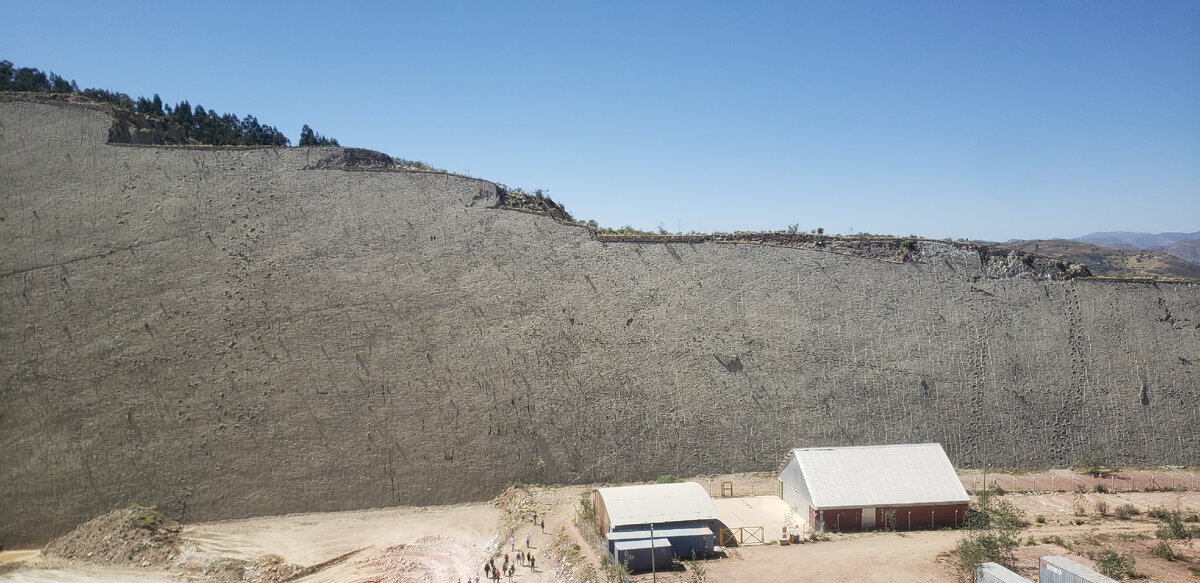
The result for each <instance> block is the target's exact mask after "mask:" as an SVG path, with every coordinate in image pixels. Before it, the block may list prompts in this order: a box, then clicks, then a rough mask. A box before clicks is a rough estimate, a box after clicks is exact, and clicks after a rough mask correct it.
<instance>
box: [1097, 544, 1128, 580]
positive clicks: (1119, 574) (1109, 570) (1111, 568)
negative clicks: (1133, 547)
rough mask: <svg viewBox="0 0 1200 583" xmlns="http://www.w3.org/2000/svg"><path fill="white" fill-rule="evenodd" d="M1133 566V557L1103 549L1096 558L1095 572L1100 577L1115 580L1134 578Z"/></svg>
mask: <svg viewBox="0 0 1200 583" xmlns="http://www.w3.org/2000/svg"><path fill="white" fill-rule="evenodd" d="M1135 564H1137V560H1136V559H1134V558H1133V555H1129V554H1125V555H1119V554H1117V552H1116V551H1113V550H1111V549H1105V550H1104V552H1102V553H1100V556H1099V557H1097V558H1096V570H1097V571H1099V572H1100V574H1102V575H1106V576H1108V577H1112V578H1113V579H1117V580H1122V579H1126V578H1129V577H1136V576H1137V572H1136V571H1134V570H1133V567H1134V565H1135Z"/></svg>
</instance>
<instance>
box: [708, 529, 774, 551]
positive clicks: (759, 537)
mask: <svg viewBox="0 0 1200 583" xmlns="http://www.w3.org/2000/svg"><path fill="white" fill-rule="evenodd" d="M764 531H765V529H764V528H763V527H761V526H738V527H734V528H722V529H720V532H718V533H717V540H718V541H720V542H718V543H717V544H719V545H721V546H723V547H736V546H739V545H752V544H760V545H761V544H764V543H765V542H766V536H765V534H764Z"/></svg>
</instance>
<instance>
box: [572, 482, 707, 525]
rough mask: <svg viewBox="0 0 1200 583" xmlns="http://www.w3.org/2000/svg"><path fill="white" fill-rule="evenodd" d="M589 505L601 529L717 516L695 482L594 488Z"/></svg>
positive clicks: (705, 495) (660, 523)
mask: <svg viewBox="0 0 1200 583" xmlns="http://www.w3.org/2000/svg"><path fill="white" fill-rule="evenodd" d="M592 504H593V506H594V507H595V510H596V518H597V519H598V520H599V521H600V527H601V530H602V531H603V532H610V531H612V530H616V529H618V528H621V527H630V526H632V527H637V526H643V525H649V524H655V525H666V524H670V523H679V522H700V521H709V520H716V519H717V507H716V505H714V504H713V501H712V498H710V497H709V495H708V492H707V491H706V490H705V489H704V486H701V485H700V484H697V483H696V482H679V483H675V484H648V485H644V486H621V487H616V488H597V489H596V492H595V493H594V494H593V495H592Z"/></svg>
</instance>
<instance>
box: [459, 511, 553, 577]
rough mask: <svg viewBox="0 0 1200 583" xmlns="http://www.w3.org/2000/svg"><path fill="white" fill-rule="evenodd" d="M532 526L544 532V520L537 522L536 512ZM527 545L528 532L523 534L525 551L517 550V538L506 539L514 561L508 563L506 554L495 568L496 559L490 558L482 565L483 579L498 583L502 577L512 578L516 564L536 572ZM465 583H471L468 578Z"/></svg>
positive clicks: (533, 559) (535, 560) (532, 557)
mask: <svg viewBox="0 0 1200 583" xmlns="http://www.w3.org/2000/svg"><path fill="white" fill-rule="evenodd" d="M533 525H534V526H540V527H541V529H542V532H546V518H545V517H542V520H541V522H538V514H537V511H536V510H534V511H533ZM529 543H530V533H528V532H527V533H525V549H521V550H518V549H517V537H516V536H515V535H514V536H510V537H508V544H509V546H510V549H511V550H512V551H514V552H515V553H516V557H515V558H516V560H514V561H509V558H508V554H507V553H506V554H505V555H504V557H503V560H502V562H501V563H500V566H499V567H497V566H496V557H492V558H491V559H488V560H487V561H486V562H484V564H483V575H484V577H486V578H488V579H491V580H495V581H499V580H500V578H501V577H504V576H508V577H512V576H513V575H516V572H517V563H520V564H521V565H524V566H527V567H529V570H530V571H536V570H537V567H536V566H537V559H535V558H534V556H533V553H531V552H529V551H528V550H527V549H529V548H530V544H529ZM467 583H471V580H470V578H468V579H467ZM475 583H479V575H478V574H476V575H475Z"/></svg>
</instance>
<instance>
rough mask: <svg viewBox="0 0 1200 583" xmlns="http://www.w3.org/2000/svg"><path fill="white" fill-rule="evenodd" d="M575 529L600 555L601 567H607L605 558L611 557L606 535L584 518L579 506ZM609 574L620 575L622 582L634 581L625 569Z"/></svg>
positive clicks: (630, 582)
mask: <svg viewBox="0 0 1200 583" xmlns="http://www.w3.org/2000/svg"><path fill="white" fill-rule="evenodd" d="M575 530H578V531H579V534H582V535H583V538H584V539H586V540H587V542H588V544H590V545H592V550H594V551H596V556H598V557H600V563H601V565H600V567H601V568H607V567H608V561H606V560H605V559H607V558H608V557H609V555H608V545H606V544H605V542H604V537H603V536H602V535H601V534H600V533H599V532H597V531H596V527H595V526H593V525H592V523H590V522H588V521H587V520H585V519H584V518H583V515H582V514H580V512H579V507H578V506H576V507H575ZM609 574H610V575H612V574H616V575H618V577H619V579H620V580H621V583H633V579H632V578H631V577H630V576H629V573H627V572H625V571H624V570H621V571H619V572H617V573H609Z"/></svg>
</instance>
